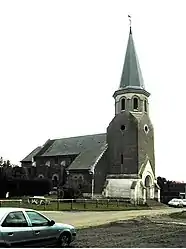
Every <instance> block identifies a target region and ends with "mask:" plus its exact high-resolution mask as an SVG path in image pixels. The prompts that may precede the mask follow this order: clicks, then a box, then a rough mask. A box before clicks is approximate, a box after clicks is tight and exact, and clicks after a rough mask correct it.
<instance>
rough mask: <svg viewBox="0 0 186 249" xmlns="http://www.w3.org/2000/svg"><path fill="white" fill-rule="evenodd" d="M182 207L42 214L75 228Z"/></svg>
mask: <svg viewBox="0 0 186 249" xmlns="http://www.w3.org/2000/svg"><path fill="white" fill-rule="evenodd" d="M182 210H184V209H175V208H164V209H156V210H131V211H105V212H89V211H85V212H52V211H45V212H43V214H45V215H46V216H48V217H49V218H51V219H54V220H55V221H56V222H60V223H67V224H72V225H74V226H75V227H76V228H84V227H90V226H99V225H102V224H106V223H110V222H114V221H120V220H129V219H135V218H136V217H139V216H150V215H153V216H156V215H161V214H169V213H173V212H177V211H182Z"/></svg>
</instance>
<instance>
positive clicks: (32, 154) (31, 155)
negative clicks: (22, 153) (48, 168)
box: [21, 146, 41, 162]
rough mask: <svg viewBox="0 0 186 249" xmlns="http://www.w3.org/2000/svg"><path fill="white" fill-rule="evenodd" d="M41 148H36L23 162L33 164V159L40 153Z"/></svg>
mask: <svg viewBox="0 0 186 249" xmlns="http://www.w3.org/2000/svg"><path fill="white" fill-rule="evenodd" d="M40 149H41V146H38V147H37V148H35V149H34V150H33V151H32V152H31V153H30V154H29V155H28V156H26V157H25V158H24V159H23V160H22V161H21V162H32V158H33V157H34V156H35V155H36V154H37V153H38V152H39V151H40Z"/></svg>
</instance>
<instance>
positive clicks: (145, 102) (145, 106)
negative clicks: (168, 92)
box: [144, 99, 147, 112]
mask: <svg viewBox="0 0 186 249" xmlns="http://www.w3.org/2000/svg"><path fill="white" fill-rule="evenodd" d="M144 111H145V112H147V100H146V99H145V101H144Z"/></svg>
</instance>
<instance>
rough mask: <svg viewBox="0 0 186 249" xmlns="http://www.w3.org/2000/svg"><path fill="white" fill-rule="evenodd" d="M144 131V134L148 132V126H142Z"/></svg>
mask: <svg viewBox="0 0 186 249" xmlns="http://www.w3.org/2000/svg"><path fill="white" fill-rule="evenodd" d="M144 131H145V133H146V134H147V133H148V132H149V127H148V125H144Z"/></svg>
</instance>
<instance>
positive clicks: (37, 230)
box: [25, 210, 59, 246]
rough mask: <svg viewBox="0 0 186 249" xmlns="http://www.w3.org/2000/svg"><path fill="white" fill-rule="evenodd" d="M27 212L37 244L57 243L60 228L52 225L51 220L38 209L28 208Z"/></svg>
mask: <svg viewBox="0 0 186 249" xmlns="http://www.w3.org/2000/svg"><path fill="white" fill-rule="evenodd" d="M25 213H26V215H27V216H28V218H29V220H30V224H31V227H32V229H33V233H34V240H35V242H36V245H38V246H46V245H52V244H55V243H56V241H57V237H58V236H59V231H58V229H56V227H55V226H50V225H49V220H48V219H47V218H46V217H44V216H43V215H42V214H40V213H38V212H36V211H33V210H27V211H25Z"/></svg>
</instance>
